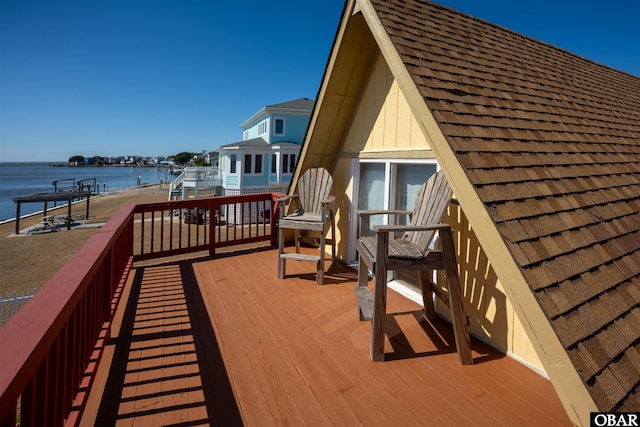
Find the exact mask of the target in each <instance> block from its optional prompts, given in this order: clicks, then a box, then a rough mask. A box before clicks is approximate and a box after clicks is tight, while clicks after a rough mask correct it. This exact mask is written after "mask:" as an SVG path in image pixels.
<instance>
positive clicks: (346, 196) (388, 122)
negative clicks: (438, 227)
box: [332, 56, 543, 371]
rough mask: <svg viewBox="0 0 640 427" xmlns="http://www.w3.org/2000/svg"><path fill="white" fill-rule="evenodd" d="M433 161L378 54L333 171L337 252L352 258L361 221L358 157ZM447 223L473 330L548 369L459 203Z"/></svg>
mask: <svg viewBox="0 0 640 427" xmlns="http://www.w3.org/2000/svg"><path fill="white" fill-rule="evenodd" d="M433 157H434V156H433V153H432V151H431V149H430V144H429V141H428V140H427V138H426V137H425V135H424V133H423V132H422V131H421V130H420V128H419V126H418V125H417V122H416V120H415V117H414V116H413V114H412V112H411V109H410V108H409V105H408V103H407V101H406V99H405V97H404V95H403V93H402V90H401V88H400V87H399V86H398V83H397V81H396V80H395V79H394V77H393V74H392V73H391V71H390V69H389V68H388V66H387V65H386V63H385V61H384V59H383V58H382V56H378V57H377V59H376V60H375V61H374V62H373V65H372V68H371V72H370V75H369V78H368V80H367V82H366V84H365V87H364V90H363V91H362V94H361V96H360V99H359V100H358V101H357V106H356V109H355V111H354V114H353V119H352V121H351V125H350V126H349V128H348V131H347V133H346V138H345V139H344V141H343V144H342V146H341V147H340V149H339V150H338V152H337V153H336V157H335V161H334V167H333V168H332V175H333V178H334V190H333V191H334V195H335V196H336V205H337V212H336V224H337V228H338V231H337V233H336V234H337V235H336V240H337V242H338V245H337V250H338V253H339V255H340V256H341V257H342V258H343V259H346V258H347V257H348V250H349V239H350V238H351V237H350V236H349V234H348V230H349V229H350V227H349V224H350V222H351V221H355V220H356V219H355V218H351V215H352V214H351V212H352V209H351V197H352V194H353V191H352V190H353V188H352V186H353V185H354V183H353V181H352V172H351V170H352V163H353V159H354V158H412V159H416V158H420V159H431V158H433ZM447 222H449V223H451V224H452V225H453V226H454V228H455V229H456V231H457V233H456V236H457V238H458V241H457V242H456V249H457V251H458V258H459V263H460V266H461V274H460V279H461V285H462V288H463V293H464V296H465V307H466V309H467V311H468V312H469V316H470V322H471V328H470V330H471V332H472V333H473V334H474V335H476V336H478V337H479V338H481V339H484V340H486V341H488V342H490V343H491V344H492V345H493V346H494V347H496V348H498V349H500V350H503V351H505V352H509V353H511V354H512V355H514V356H515V357H516V358H518V359H521V360H522V361H523V362H525V363H527V364H529V365H532V366H533V367H535V368H536V369H538V370H540V371H543V368H542V364H541V362H540V360H539V358H538V356H537V354H536V353H535V350H534V349H533V346H532V345H531V342H530V341H529V339H528V337H527V334H526V333H525V331H524V329H523V328H522V326H521V324H520V321H519V320H518V318H517V316H516V314H515V311H514V309H513V307H512V306H511V304H510V302H509V300H508V298H507V297H506V294H505V292H504V289H503V287H502V285H501V284H500V282H499V281H498V280H497V277H496V275H495V273H494V272H493V269H492V268H491V266H490V265H489V262H488V260H487V257H486V255H485V254H484V252H483V250H482V248H481V247H480V246H479V243H478V240H477V238H476V237H475V234H474V233H473V230H472V229H471V228H470V226H469V224H468V221H467V219H466V217H465V216H464V213H463V212H462V211H461V210H460V209H459V208H458V207H457V205H454V204H452V207H451V209H450V213H449V215H448V218H447ZM351 239H352V238H351ZM352 240H353V239H352ZM439 311H440V312H441V313H443V314H445V316H446V313H447V312H448V310H446V309H443V307H439Z"/></svg>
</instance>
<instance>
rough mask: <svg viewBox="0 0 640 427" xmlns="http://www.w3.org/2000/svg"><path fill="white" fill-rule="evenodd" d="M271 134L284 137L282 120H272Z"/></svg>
mask: <svg viewBox="0 0 640 427" xmlns="http://www.w3.org/2000/svg"><path fill="white" fill-rule="evenodd" d="M273 134H274V135H284V118H281V117H278V118H276V119H274V120H273Z"/></svg>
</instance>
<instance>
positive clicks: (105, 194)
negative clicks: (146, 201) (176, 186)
mask: <svg viewBox="0 0 640 427" xmlns="http://www.w3.org/2000/svg"><path fill="white" fill-rule="evenodd" d="M164 184H165V183H163V182H161V183H159V184H142V185H136V186H135V187H129V188H119V189H117V190H112V191H106V192H104V193H96V194H93V195H92V196H91V197H90V198H89V201H92V200H94V199H97V198H99V197H104V196H113V195H117V194H118V193H121V192H123V191H130V190H136V189H140V188H147V187H153V186H156V185H157V186H159V189H160V190H162V186H163V185H164ZM166 191H167V192H168V191H169V190H168V188H167V189H166ZM77 203H84V199H83V200H76V201H75V202H72V203H71V206H73V205H75V204H77ZM66 207H67V203H64V204H62V205H56V206H53V207H48V208H47V212H52V211H56V210H58V209H62V208H66ZM43 213H44V209H41V210H39V211H35V212H29V213H27V214H24V215H20V221H22V220H23V219H28V218H31V217H32V216H36V215H41V214H43ZM16 219H17V218H16V217H13V218H7V219H0V226H1V225H5V224H8V223H11V222H15V221H16Z"/></svg>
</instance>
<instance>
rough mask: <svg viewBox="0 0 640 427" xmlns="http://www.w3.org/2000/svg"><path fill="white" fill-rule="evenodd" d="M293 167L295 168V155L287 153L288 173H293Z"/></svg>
mask: <svg viewBox="0 0 640 427" xmlns="http://www.w3.org/2000/svg"><path fill="white" fill-rule="evenodd" d="M295 168H296V155H295V154H290V155H289V173H293V171H294V170H295Z"/></svg>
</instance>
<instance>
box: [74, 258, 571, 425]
mask: <svg viewBox="0 0 640 427" xmlns="http://www.w3.org/2000/svg"><path fill="white" fill-rule="evenodd" d="M132 276H133V277H131V278H130V280H129V284H128V286H127V290H126V292H127V293H125V295H123V301H122V302H121V307H120V308H119V314H118V315H119V316H121V319H120V320H118V322H115V323H114V328H113V332H112V336H113V337H114V339H113V341H112V342H111V343H110V345H109V348H108V349H107V350H106V351H105V361H106V363H104V364H103V365H106V366H103V365H101V367H100V372H101V374H99V375H102V378H98V379H97V380H96V385H99V384H106V386H104V387H101V386H97V387H95V388H94V390H92V393H91V396H90V399H89V406H88V407H87V410H86V412H85V418H84V419H83V422H84V423H86V425H93V424H95V425H133V424H134V423H136V424H139V425H140V424H144V425H147V424H153V425H183V426H186V425H247V426H269V425H273V426H278V425H390V426H393V425H462V424H464V425H476V426H496V425H497V426H501V425H502V426H510V425H544V426H567V425H571V423H570V421H569V419H568V417H567V416H566V413H565V412H564V409H563V408H562V405H561V404H560V401H559V399H558V397H557V395H556V394H555V392H554V390H553V387H552V385H551V383H550V382H549V381H548V380H546V379H545V378H543V377H541V376H540V375H538V374H536V373H535V372H533V371H531V370H530V369H528V368H526V367H524V366H523V365H521V364H519V363H517V362H516V361H514V360H512V359H510V358H508V357H504V355H502V354H501V353H499V352H497V351H495V350H493V349H491V348H490V347H489V346H487V345H485V344H483V343H481V342H479V341H478V340H475V339H472V350H473V357H474V363H475V364H474V365H473V366H461V365H460V364H459V363H458V360H457V355H456V352H455V347H454V345H453V331H452V329H451V325H450V324H449V323H447V322H446V321H444V320H441V319H439V320H436V321H434V322H429V321H427V320H426V318H425V317H424V316H423V315H422V312H421V310H420V306H419V305H417V304H415V303H414V302H412V301H409V300H407V299H406V298H404V297H401V296H400V295H398V294H396V293H395V292H393V291H389V297H388V313H387V316H386V319H385V328H386V331H387V334H386V337H385V340H386V341H385V352H386V361H385V362H382V363H373V362H371V361H370V360H369V351H368V349H369V336H370V323H369V322H366V321H365V322H359V321H358V320H357V313H356V298H355V296H354V294H353V287H354V286H356V284H357V272H356V271H354V270H352V269H349V268H347V267H345V266H335V267H333V268H332V269H330V270H329V271H327V273H326V275H325V285H323V286H318V285H316V281H315V271H314V266H313V265H312V264H309V263H303V262H300V263H291V265H290V266H289V268H288V274H287V277H286V278H285V279H278V278H277V251H276V250H259V251H254V252H252V251H245V252H242V253H241V254H240V255H237V256H233V255H222V256H217V257H215V258H208V257H203V258H199V259H191V260H182V261H172V262H166V263H164V264H161V263H158V264H149V265H145V266H137V268H136V269H135V274H134V275H132ZM164 296H166V298H165V297H164ZM163 301H166V304H165V303H163ZM109 360H113V363H111V365H109Z"/></svg>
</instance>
